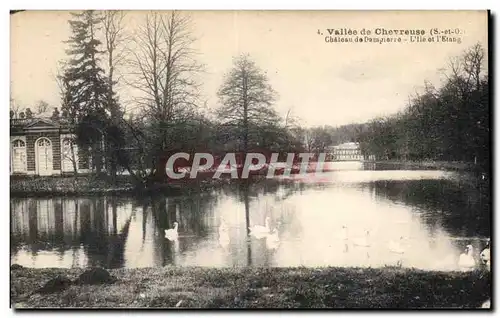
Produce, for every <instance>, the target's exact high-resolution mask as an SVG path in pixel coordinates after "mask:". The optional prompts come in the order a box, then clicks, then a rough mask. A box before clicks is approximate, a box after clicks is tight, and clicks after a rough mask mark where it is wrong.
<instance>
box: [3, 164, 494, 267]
mask: <svg viewBox="0 0 500 318" xmlns="http://www.w3.org/2000/svg"><path fill="white" fill-rule="evenodd" d="M266 218H269V228H270V229H271V230H273V229H276V234H275V235H273V237H274V239H271V238H270V237H264V238H255V237H253V236H252V235H250V233H249V231H248V228H249V227H253V226H255V225H264V224H265V220H266ZM175 221H177V222H178V223H179V228H178V235H179V237H178V239H177V240H176V241H170V240H168V239H167V238H165V234H164V231H165V229H169V228H172V226H173V222H175ZM222 222H224V224H226V227H227V232H226V233H227V236H226V235H224V237H223V238H221V237H220V236H219V226H220V225H221V223H222ZM489 235H490V200H489V190H487V189H485V188H484V187H477V186H470V185H467V184H466V183H464V182H462V177H461V176H460V175H458V174H456V173H453V172H443V171H430V170H427V171H405V170H392V171H377V170H366V167H363V165H362V164H352V163H351V164H347V163H343V164H340V163H339V169H338V170H337V171H332V172H328V173H326V174H325V175H324V176H323V177H322V178H321V180H319V179H318V181H314V180H312V181H309V182H306V181H304V180H303V181H294V182H291V181H289V182H280V183H278V182H274V181H269V182H261V183H257V184H251V185H248V184H238V185H235V184H232V185H227V186H225V187H223V188H221V189H217V190H212V191H204V192H198V193H192V194H191V195H189V196H175V197H166V196H157V197H153V198H141V199H137V198H132V197H129V198H124V197H81V198H65V197H53V198H44V199H39V198H12V199H11V261H12V263H17V264H20V265H23V266H27V267H86V266H103V267H107V268H118V267H127V268H135V267H155V266H167V265H173V266H213V267H221V266H361V267H368V266H371V267H380V266H386V265H389V266H390V265H398V266H403V267H415V268H421V269H440V270H454V269H457V265H456V264H457V258H458V256H459V254H460V253H462V252H463V250H464V248H465V246H466V245H468V244H471V245H472V246H473V247H474V249H475V253H476V255H477V254H478V253H479V252H480V250H481V249H482V248H483V247H484V243H485V242H484V239H485V238H486V237H489Z"/></svg>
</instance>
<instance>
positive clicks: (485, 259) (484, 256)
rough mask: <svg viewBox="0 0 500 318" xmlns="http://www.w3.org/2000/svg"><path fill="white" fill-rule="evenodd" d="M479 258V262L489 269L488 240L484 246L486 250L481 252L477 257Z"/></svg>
mask: <svg viewBox="0 0 500 318" xmlns="http://www.w3.org/2000/svg"><path fill="white" fill-rule="evenodd" d="M479 256H480V257H481V261H482V262H483V264H485V265H486V266H487V267H490V242H489V240H488V243H487V244H486V248H485V249H484V250H483V251H482V252H481V254H480V255H479Z"/></svg>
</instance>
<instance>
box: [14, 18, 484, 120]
mask: <svg viewBox="0 0 500 318" xmlns="http://www.w3.org/2000/svg"><path fill="white" fill-rule="evenodd" d="M145 13H146V12H143V11H137V12H129V13H128V15H127V17H126V19H127V21H128V23H127V31H128V32H131V33H133V32H134V29H135V27H136V26H137V25H138V24H139V23H140V22H141V21H142V19H143V18H144V16H145ZM190 15H191V17H192V21H193V23H194V27H193V30H192V31H193V34H194V35H195V36H196V37H197V38H198V41H197V42H195V46H196V49H197V50H198V51H199V59H198V61H199V62H200V63H203V64H204V65H205V70H206V72H205V73H204V74H203V75H202V79H203V81H202V83H203V86H202V94H203V96H204V97H205V99H206V100H207V106H208V107H210V108H212V109H213V108H216V107H217V106H218V105H217V102H218V99H217V96H216V93H217V90H218V88H219V86H220V85H221V83H222V79H223V75H224V73H225V72H228V71H229V70H230V68H231V66H232V62H233V60H232V58H233V56H235V55H238V54H240V53H249V54H250V56H251V57H252V59H253V60H254V61H255V62H256V64H257V65H258V67H259V68H261V69H262V70H264V71H267V75H268V77H269V80H270V84H271V85H272V87H273V88H274V89H275V90H276V91H277V93H278V94H279V99H278V100H277V102H276V108H277V110H278V112H279V113H280V114H282V115H283V116H285V115H286V113H287V111H288V110H290V108H291V109H292V112H293V114H294V116H297V117H299V118H301V119H302V124H304V125H307V126H311V125H341V124H348V123H352V122H362V121H366V120H369V119H371V118H373V117H375V116H379V115H387V114H391V113H395V112H397V111H398V110H400V109H402V108H403V107H404V106H405V105H406V103H407V101H408V95H409V94H411V93H413V92H414V91H415V88H416V87H418V86H422V85H423V84H424V81H425V80H429V81H430V82H431V83H433V84H435V85H436V86H439V82H440V78H441V77H442V76H441V75H440V74H439V71H438V69H440V68H446V67H447V63H448V59H449V58H450V57H453V56H457V55H460V53H461V52H462V51H463V50H465V49H466V48H468V47H470V46H472V45H474V44H475V43H477V42H479V43H481V44H482V45H483V47H485V48H486V49H487V47H488V46H487V12H486V11H484V12H479V11H477V12H472V11H471V12H463V11H462V12H461V11H450V12H392V13H391V12H332V11H330V12H328V11H324V12H320V11H317V12H312V11H310V12H292V11H285V12H265V11H260V12H257V11H247V12H242V11H240V12H234V11H223V12H216V11H196V12H190ZM69 18H70V15H69V12H65V11H34V12H23V13H18V14H15V15H12V16H11V88H12V96H11V97H12V98H14V100H15V101H16V102H17V103H19V104H21V105H22V106H23V107H30V108H31V109H35V107H34V106H35V105H36V103H37V102H38V101H39V100H45V101H47V102H48V103H49V105H51V107H60V96H59V89H58V86H57V83H56V81H55V78H54V77H55V75H56V74H57V71H58V62H59V61H62V60H65V59H66V58H67V56H66V54H65V49H66V48H67V44H65V43H63V41H65V40H67V39H68V37H69V35H70V29H69V25H68V23H67V20H68V19H69ZM343 27H346V28H349V27H350V28H353V29H354V28H356V29H358V30H359V29H361V28H376V27H384V28H387V29H392V28H396V29H401V28H412V29H424V30H426V32H428V31H429V29H430V28H433V27H440V28H453V29H454V28H460V29H462V30H463V31H464V32H465V34H464V36H463V37H462V43H461V44H457V43H425V44H424V43H405V44H397V43H392V44H391V43H388V44H359V43H353V44H347V43H325V41H324V36H320V35H318V34H317V31H318V29H322V30H323V31H326V29H327V28H343ZM325 33H326V32H325ZM126 71H127V70H126V69H123V70H122V72H123V73H126ZM119 94H120V97H121V99H122V100H126V99H128V98H129V97H130V96H129V95H133V94H134V93H133V90H131V89H128V88H125V87H122V89H121V90H120V91H119ZM133 108H134V105H133V104H128V103H127V110H131V109H133Z"/></svg>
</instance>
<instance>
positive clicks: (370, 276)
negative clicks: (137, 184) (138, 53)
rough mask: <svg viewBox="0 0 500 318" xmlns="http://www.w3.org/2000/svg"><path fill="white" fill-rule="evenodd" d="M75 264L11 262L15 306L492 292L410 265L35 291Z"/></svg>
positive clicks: (356, 301)
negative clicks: (49, 265)
mask: <svg viewBox="0 0 500 318" xmlns="http://www.w3.org/2000/svg"><path fill="white" fill-rule="evenodd" d="M84 270H85V269H83V268H75V269H60V268H47V269H33V268H20V269H11V285H10V290H11V304H12V306H13V307H14V308H41V307H51V308H54V307H58V308H67V307H78V308H81V307H84V308H90V307H94V308H95V307H99V308H102V307H121V308H151V307H157V308H175V307H178V308H275V309H278V308H349V309H350V308H353V309H354V308H387V309H388V308H401V309H407V308H480V307H481V305H482V303H483V302H484V301H486V300H487V299H490V297H491V274H490V273H489V272H482V271H479V270H477V271H472V272H429V271H423V270H416V269H405V268H394V267H385V268H379V269H374V268H335V267H321V268H305V267H295V268H259V267H250V268H249V267H241V268H238V267H235V268H204V267H161V268H138V269H111V270H108V272H109V273H110V274H111V275H113V276H114V277H116V278H117V281H116V282H114V283H108V284H96V285H70V286H69V287H67V288H66V289H64V290H62V291H57V292H52V293H46V294H40V293H37V292H34V291H36V290H37V289H38V288H40V287H42V286H43V284H45V283H46V282H47V281H49V280H50V279H52V278H54V277H56V276H62V277H65V278H68V279H70V280H74V279H76V278H77V277H78V276H79V275H80V274H81V273H83V272H84Z"/></svg>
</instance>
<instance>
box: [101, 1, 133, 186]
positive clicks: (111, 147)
mask: <svg viewBox="0 0 500 318" xmlns="http://www.w3.org/2000/svg"><path fill="white" fill-rule="evenodd" d="M124 18H125V12H124V11H115V10H107V11H104V12H103V19H102V26H103V27H102V29H103V33H104V44H105V47H106V50H105V53H106V55H107V65H106V66H107V69H108V97H107V103H108V107H109V109H110V117H111V118H110V119H111V120H110V126H109V127H108V129H107V136H108V138H107V143H106V150H107V151H106V154H107V159H108V160H107V162H108V171H109V173H110V174H111V176H112V177H113V178H114V177H115V176H116V172H117V165H118V162H119V161H120V158H119V157H120V156H123V153H122V152H123V149H122V146H123V145H121V140H122V139H123V134H124V132H123V128H122V127H123V111H122V110H121V107H120V103H119V101H118V96H117V89H116V87H117V85H118V83H119V80H118V77H117V76H116V75H117V73H116V71H117V68H118V67H119V66H120V65H121V64H122V63H123V61H124V57H125V51H126V50H125V49H126V45H125V44H126V43H125V42H126V40H127V37H126V34H125V24H124Z"/></svg>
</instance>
